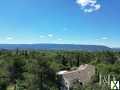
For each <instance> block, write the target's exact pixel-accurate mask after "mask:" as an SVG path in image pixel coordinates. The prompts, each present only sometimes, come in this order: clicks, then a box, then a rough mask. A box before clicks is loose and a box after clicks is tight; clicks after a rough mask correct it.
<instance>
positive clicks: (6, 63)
mask: <svg viewBox="0 0 120 90" xmlns="http://www.w3.org/2000/svg"><path fill="white" fill-rule="evenodd" d="M81 64H92V65H95V67H96V76H95V77H94V78H93V82H91V83H90V84H88V85H87V86H85V87H81V88H80V87H79V86H78V88H76V89H73V90H107V89H105V88H106V87H102V86H99V85H98V83H99V79H98V74H103V75H104V74H112V75H115V76H116V78H117V80H120V52H110V51H105V52H78V51H30V50H18V49H17V50H14V51H8V50H1V51H0V90H59V81H58V80H57V76H56V73H57V72H58V71H60V70H70V69H71V68H72V67H78V66H79V65H81Z"/></svg>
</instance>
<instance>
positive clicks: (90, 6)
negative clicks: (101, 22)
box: [76, 0, 101, 13]
mask: <svg viewBox="0 0 120 90" xmlns="http://www.w3.org/2000/svg"><path fill="white" fill-rule="evenodd" d="M76 3H77V4H78V5H80V7H81V9H82V10H83V11H84V12H87V13H91V12H94V11H97V10H99V9H100V8H101V5H100V4H98V3H97V0H76Z"/></svg>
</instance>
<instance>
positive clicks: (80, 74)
mask: <svg viewBox="0 0 120 90" xmlns="http://www.w3.org/2000/svg"><path fill="white" fill-rule="evenodd" d="M57 75H58V78H59V82H60V85H61V87H60V88H61V90H70V88H71V87H73V86H74V84H75V83H76V82H77V83H79V84H80V85H84V84H86V83H88V82H90V81H91V78H92V77H93V76H94V75H95V67H94V66H93V65H88V64H85V65H80V67H78V68H77V69H76V70H72V71H60V72H58V73H57Z"/></svg>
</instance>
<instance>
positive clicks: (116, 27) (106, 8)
mask: <svg viewBox="0 0 120 90" xmlns="http://www.w3.org/2000/svg"><path fill="white" fill-rule="evenodd" d="M119 10H120V1H119V0H0V30H1V32H0V43H63V44H64V43H65V44H66V43H69V44H97V45H107V46H110V47H120V42H119V40H120V12H119Z"/></svg>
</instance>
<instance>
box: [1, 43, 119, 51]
mask: <svg viewBox="0 0 120 90" xmlns="http://www.w3.org/2000/svg"><path fill="white" fill-rule="evenodd" d="M17 48H19V49H35V50H70V51H71V50H78V51H108V50H109V51H111V50H113V51H120V49H119V50H118V49H115V48H109V47H107V46H102V45H75V44H0V49H8V50H11V49H17Z"/></svg>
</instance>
